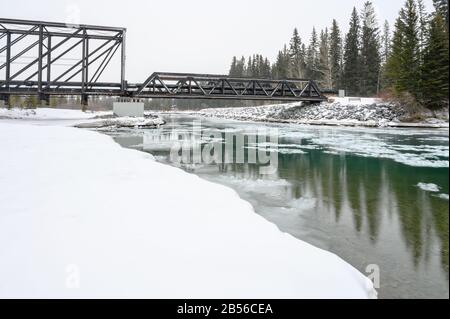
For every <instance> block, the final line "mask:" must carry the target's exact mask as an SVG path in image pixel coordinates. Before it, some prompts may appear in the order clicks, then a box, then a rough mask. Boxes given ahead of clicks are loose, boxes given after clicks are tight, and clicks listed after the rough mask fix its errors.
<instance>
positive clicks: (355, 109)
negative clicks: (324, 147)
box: [199, 98, 449, 128]
mask: <svg viewBox="0 0 450 319" xmlns="http://www.w3.org/2000/svg"><path fill="white" fill-rule="evenodd" d="M199 113H200V115H202V116H205V117H217V118H227V119H235V120H244V121H263V122H286V123H298V124H312V125H342V126H368V127H389V126H392V127H439V128H442V127H447V128H448V126H449V125H448V115H446V116H445V115H444V114H443V113H442V114H443V117H444V118H441V119H438V118H436V117H433V116H432V114H426V115H424V116H430V117H429V118H425V119H424V120H422V121H421V122H415V123H414V122H405V120H406V118H407V117H408V114H407V112H406V111H405V109H403V108H401V107H398V106H395V105H393V104H389V103H386V102H383V101H381V100H379V99H370V98H335V99H333V100H332V101H331V102H324V103H321V104H318V105H302V103H301V102H297V103H289V104H275V105H265V106H257V107H235V108H215V109H214V108H211V109H203V110H201V111H200V112H199ZM444 113H445V112H444ZM445 117H446V118H445Z"/></svg>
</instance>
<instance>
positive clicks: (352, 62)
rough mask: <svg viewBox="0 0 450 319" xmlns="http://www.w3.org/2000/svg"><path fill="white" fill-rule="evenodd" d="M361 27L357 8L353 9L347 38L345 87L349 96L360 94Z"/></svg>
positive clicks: (344, 73) (344, 71)
mask: <svg viewBox="0 0 450 319" xmlns="http://www.w3.org/2000/svg"><path fill="white" fill-rule="evenodd" d="M359 38H360V25H359V17H358V12H357V11H356V8H353V12H352V16H351V19H350V28H349V31H348V33H347V35H346V37H345V48H344V65H343V66H344V70H343V85H344V88H345V90H346V91H347V95H359V93H360V55H359V49H360V42H359Z"/></svg>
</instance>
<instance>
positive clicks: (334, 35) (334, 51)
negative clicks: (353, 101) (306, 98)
mask: <svg viewBox="0 0 450 319" xmlns="http://www.w3.org/2000/svg"><path fill="white" fill-rule="evenodd" d="M330 70H331V87H332V88H333V89H334V90H338V89H340V88H341V81H342V38H341V30H340V29H339V26H338V23H337V21H336V20H333V24H332V26H331V33H330Z"/></svg>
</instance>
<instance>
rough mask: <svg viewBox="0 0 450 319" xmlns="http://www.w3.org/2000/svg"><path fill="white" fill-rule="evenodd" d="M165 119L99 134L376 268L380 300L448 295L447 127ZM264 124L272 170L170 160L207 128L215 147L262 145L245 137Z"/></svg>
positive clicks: (204, 138) (201, 138) (363, 266)
mask: <svg viewBox="0 0 450 319" xmlns="http://www.w3.org/2000/svg"><path fill="white" fill-rule="evenodd" d="M165 119H166V121H167V124H166V125H164V126H163V127H161V128H160V129H157V130H143V129H117V130H113V131H107V132H106V133H107V134H109V135H111V136H112V137H113V138H114V140H115V141H116V142H117V143H119V144H120V145H122V146H123V147H128V148H133V149H137V150H141V151H145V152H148V153H151V154H152V155H154V156H155V158H156V159H157V160H158V161H161V162H163V163H167V164H169V165H176V166H180V167H181V168H183V169H185V170H186V171H188V172H191V173H193V174H197V175H198V176H200V177H202V178H204V179H207V180H210V181H212V182H215V183H220V184H223V185H227V186H229V187H231V188H233V189H234V190H235V191H236V192H237V193H238V194H239V195H240V196H241V198H243V199H245V200H247V201H249V202H250V203H251V204H252V205H253V207H254V209H255V211H256V213H258V214H260V215H261V216H263V217H264V218H266V219H267V220H269V221H270V222H272V223H274V224H276V225H277V226H278V227H279V229H280V230H282V231H284V232H287V233H289V234H291V235H292V236H295V237H297V238H299V239H301V240H303V241H306V242H308V243H310V244H312V245H315V246H317V247H320V248H322V249H325V250H328V251H331V252H333V253H336V254H337V255H338V256H340V257H341V258H343V259H344V260H346V261H347V262H349V263H350V264H352V265H353V266H354V267H355V268H357V269H359V270H360V271H361V272H362V273H366V274H370V273H371V269H372V270H373V269H374V268H373V267H374V265H375V267H376V268H378V269H379V279H380V280H379V282H380V287H379V289H378V291H379V297H380V298H449V257H448V249H449V246H448V245H449V238H448V236H449V214H448V209H449V202H448V193H449V168H448V152H449V136H448V134H449V132H448V129H442V130H440V129H434V130H430V129H428V130H426V129H369V128H344V127H342V128H339V127H324V126H300V125H287V124H279V125H278V124H265V123H264V124H263V123H252V122H237V121H231V120H219V119H200V118H195V117H191V116H186V115H176V114H173V115H166V116H165ZM199 127H200V129H199ZM261 128H264V129H267V130H269V129H271V130H276V134H277V141H276V145H273V144H274V143H273V142H272V141H271V143H272V146H273V147H275V148H274V149H273V150H270V152H272V153H276V156H277V158H276V166H275V170H274V172H272V173H271V174H266V173H263V172H262V171H261V169H260V168H261V166H262V165H261V164H259V163H254V162H251V161H249V158H248V157H247V156H245V157H244V162H243V163H228V164H225V163H215V162H213V163H209V164H208V163H205V162H200V163H190V164H188V163H185V164H183V163H182V164H181V165H180V163H178V162H177V163H174V162H173V157H171V155H170V154H171V152H170V150H171V148H173V146H174V144H175V143H179V142H183V140H184V142H189V143H192V141H198V142H199V144H200V145H204V144H206V143H208V141H211V136H209V132H211V131H215V132H216V133H217V132H218V134H219V137H220V136H222V138H217V134H216V138H215V140H214V141H215V143H219V144H221V145H224V144H226V143H230V140H227V139H226V133H227V132H232V133H233V134H234V135H235V136H237V137H239V136H240V137H244V141H245V144H244V147H243V148H244V149H247V150H251V149H264V147H266V146H267V145H268V144H269V143H267V141H260V140H259V139H257V140H256V143H255V140H254V139H251V137H252V136H253V137H254V136H255V135H256V133H257V132H258V131H259V130H261ZM174 132H176V133H175V134H174ZM204 132H208V133H207V134H202V133H204ZM174 136H176V140H175V139H174ZM237 137H236V138H237ZM208 138H209V140H208ZM232 141H233V140H232ZM251 141H253V143H252V142H251ZM224 146H225V145H224ZM202 147H203V146H202ZM272 153H271V154H272ZM174 200H176V199H174ZM212 209H213V208H212ZM161 213H164V212H161Z"/></svg>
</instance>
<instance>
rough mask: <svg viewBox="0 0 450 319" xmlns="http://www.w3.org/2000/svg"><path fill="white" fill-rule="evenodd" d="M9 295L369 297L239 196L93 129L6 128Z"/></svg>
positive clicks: (1, 244) (2, 143)
mask: <svg viewBox="0 0 450 319" xmlns="http://www.w3.org/2000/svg"><path fill="white" fill-rule="evenodd" d="M0 147H1V148H0V149H1V151H2V164H1V165H0V189H1V190H2V191H1V192H0V260H1V263H0V297H3V298H12V297H39V298H52V297H57V298H72V297H75V298H82V297H88V298H89V297H104V298H113V297H114V298H116V297H117V298H119V297H123V298H370V297H375V296H376V292H375V290H374V289H373V286H372V283H371V281H370V280H368V279H367V278H366V277H364V276H363V275H362V274H361V273H360V272H358V271H357V270H356V269H355V268H353V267H352V266H350V265H349V264H347V263H346V262H344V261H343V260H342V259H340V258H339V257H337V256H336V255H334V254H331V253H329V252H326V251H323V250H320V249H318V248H315V247H313V246H311V245H309V244H307V243H305V242H302V241H300V240H297V239H295V238H293V237H292V236H290V235H288V234H285V233H281V232H280V231H279V230H278V229H277V228H276V226H275V225H273V224H271V223H269V222H268V221H266V220H265V219H263V218H262V217H260V216H258V215H257V214H255V213H254V211H253V209H252V207H251V205H250V204H249V203H247V202H245V201H243V200H241V199H239V197H238V195H237V194H236V193H235V192H234V191H232V190H231V189H229V188H227V187H224V186H220V185H217V184H212V183H210V182H207V181H204V180H202V179H200V178H198V177H196V176H194V175H190V174H187V173H185V172H183V171H181V170H178V169H176V168H173V167H170V166H166V165H162V164H159V163H157V162H155V161H154V160H153V159H152V157H151V156H150V155H148V154H145V153H141V152H138V151H133V150H127V149H123V148H121V147H120V146H119V145H117V144H115V143H114V142H113V141H112V140H111V138H109V137H107V136H103V135H100V134H97V133H95V132H91V131H83V130H80V129H75V128H68V127H56V126H52V127H49V126H32V125H22V124H9V123H0Z"/></svg>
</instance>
